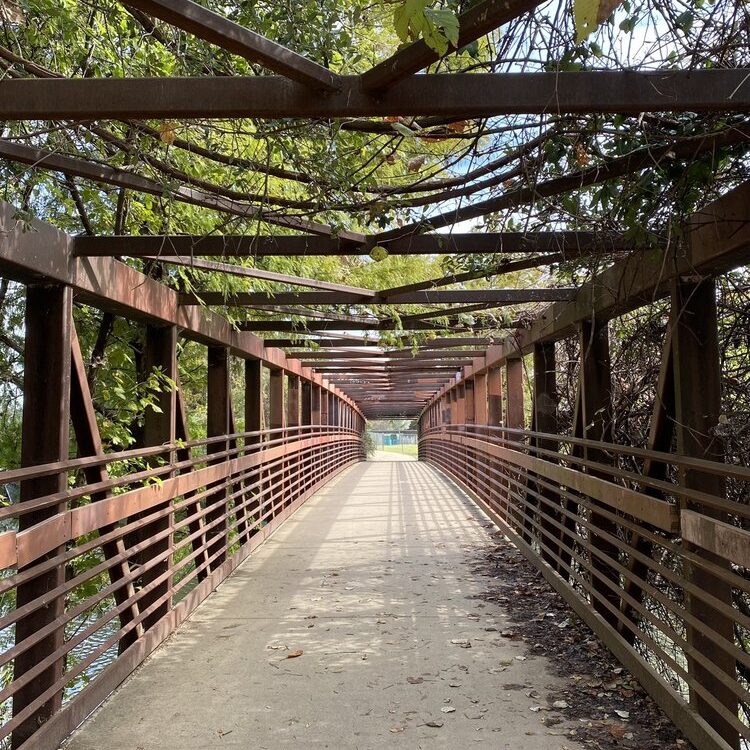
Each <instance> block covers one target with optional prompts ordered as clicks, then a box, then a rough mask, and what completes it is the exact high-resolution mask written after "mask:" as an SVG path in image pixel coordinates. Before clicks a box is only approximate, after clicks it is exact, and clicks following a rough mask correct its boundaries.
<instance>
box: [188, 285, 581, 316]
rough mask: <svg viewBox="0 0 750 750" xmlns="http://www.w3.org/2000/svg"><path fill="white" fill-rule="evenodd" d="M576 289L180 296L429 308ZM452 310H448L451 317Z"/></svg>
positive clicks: (543, 297) (552, 295)
mask: <svg viewBox="0 0 750 750" xmlns="http://www.w3.org/2000/svg"><path fill="white" fill-rule="evenodd" d="M575 294H576V290H575V289H569V288H552V289H452V290H437V291H430V290H422V291H417V292H407V293H403V294H395V295H393V296H388V297H381V296H376V297H374V298H372V299H370V298H367V297H363V296H362V295H359V294H348V293H344V292H275V293H272V292H235V293H233V294H231V295H229V296H228V295H225V294H224V292H196V293H182V294H180V296H179V301H180V304H182V305H200V304H205V305H228V306H243V305H257V304H263V303H269V302H270V303H276V304H280V305H294V304H310V305H355V304H368V305H429V304H462V303H463V304H467V303H468V304H471V303H474V302H482V303H485V302H486V303H493V304H496V305H498V306H500V305H513V304H518V303H522V302H555V301H560V300H572V299H573V297H574V296H575ZM449 312H450V311H446V314H448V313H449Z"/></svg>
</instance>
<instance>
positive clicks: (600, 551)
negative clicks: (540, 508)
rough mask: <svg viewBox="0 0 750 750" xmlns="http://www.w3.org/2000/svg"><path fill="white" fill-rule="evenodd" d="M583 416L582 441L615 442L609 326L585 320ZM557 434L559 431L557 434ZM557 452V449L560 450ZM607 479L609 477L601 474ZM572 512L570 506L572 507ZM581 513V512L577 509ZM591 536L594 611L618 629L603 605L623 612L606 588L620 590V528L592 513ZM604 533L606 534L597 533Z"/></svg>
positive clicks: (602, 457)
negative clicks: (596, 573) (615, 540)
mask: <svg viewBox="0 0 750 750" xmlns="http://www.w3.org/2000/svg"><path fill="white" fill-rule="evenodd" d="M579 342H580V351H581V369H580V375H579V377H580V383H581V384H580V394H581V397H580V402H581V403H580V415H581V426H582V433H583V434H582V437H583V438H586V439H588V440H597V441H600V442H601V441H603V442H611V440H612V372H611V365H610V355H609V326H608V324H607V321H602V320H594V321H590V320H584V321H582V323H581V327H580V338H579ZM555 431H556V430H555ZM556 449H557V448H555V450H556ZM583 453H584V457H585V458H587V459H589V460H591V461H596V462H597V463H602V464H607V463H609V462H610V460H611V459H610V458H609V457H608V456H607V455H606V454H605V453H604V452H603V451H600V450H596V449H593V448H588V447H587V448H584V451H583ZM599 476H601V477H602V478H606V475H605V474H599ZM568 509H569V510H570V509H571V508H570V506H569V505H568ZM576 511H577V508H576ZM591 526H592V527H593V528H592V530H591V533H590V544H591V552H590V553H589V554H590V555H591V565H592V567H593V568H594V569H595V570H597V571H599V573H600V574H601V577H597V576H595V577H594V579H593V580H592V586H593V588H594V590H595V591H597V592H598V593H599V595H600V597H601V598H600V599H595V600H593V601H592V605H593V607H594V610H595V611H597V612H598V613H599V614H600V615H601V616H602V617H603V618H604V619H605V620H606V621H607V622H609V624H610V625H611V626H612V627H613V628H617V621H618V618H617V617H616V616H615V615H614V613H613V611H612V609H609V608H607V607H605V606H603V604H602V600H604V601H608V602H609V603H610V604H611V605H612V606H613V609H614V611H619V610H620V604H621V602H620V597H619V596H618V595H617V594H616V593H615V591H613V590H612V589H611V588H610V587H608V586H606V585H605V583H604V580H603V579H605V578H606V579H609V580H610V581H613V582H615V583H616V584H617V586H618V587H619V584H620V576H619V574H618V573H617V571H616V570H615V569H614V567H613V565H612V563H611V562H610V561H614V562H616V561H617V560H618V550H617V547H616V546H615V545H614V544H612V543H611V542H610V541H609V540H608V538H607V536H606V535H607V534H610V535H616V534H617V526H616V525H615V524H614V523H613V522H612V521H611V520H610V519H608V518H607V517H606V516H604V515H603V514H601V513H599V512H597V511H596V510H594V509H593V508H592V510H591ZM597 531H602V532H603V534H599V533H596V532H597Z"/></svg>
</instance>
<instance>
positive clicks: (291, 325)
mask: <svg viewBox="0 0 750 750" xmlns="http://www.w3.org/2000/svg"><path fill="white" fill-rule="evenodd" d="M185 309H190V306H187V307H186V308H185ZM478 320H479V322H475V323H473V324H471V325H468V324H461V323H458V322H456V323H451V325H450V330H452V331H457V332H463V333H470V332H472V331H496V330H507V329H514V328H517V327H518V325H519V323H518V321H511V322H509V323H499V322H497V321H494V320H489V319H488V320H486V321H484V319H481V318H480V319H478ZM239 328H240V330H242V331H259V332H261V331H267V332H272V331H277V332H279V333H300V334H305V333H315V332H324V331H336V332H337V331H402V330H403V331H446V326H445V325H440V324H437V323H429V322H424V321H421V320H417V321H413V322H411V323H410V322H409V321H407V322H406V323H405V324H403V320H401V321H397V320H387V319H386V320H381V321H379V322H378V323H359V322H350V321H345V320H342V321H337V320H310V321H307V322H306V323H300V322H298V321H296V320H246V321H243V322H241V323H239Z"/></svg>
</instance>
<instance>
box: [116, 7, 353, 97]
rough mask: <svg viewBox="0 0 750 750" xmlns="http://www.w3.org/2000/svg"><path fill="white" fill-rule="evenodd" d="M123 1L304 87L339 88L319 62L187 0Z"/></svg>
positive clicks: (330, 73)
mask: <svg viewBox="0 0 750 750" xmlns="http://www.w3.org/2000/svg"><path fill="white" fill-rule="evenodd" d="M123 2H124V4H125V5H129V6H130V7H131V8H137V9H138V10H142V11H143V12H144V13H148V14H149V15H150V16H154V17H155V18H160V19H161V20H162V21H166V22H167V23H168V24H170V25H172V26H176V27H177V28H179V29H182V30H183V31H187V32H188V33H190V34H193V35H194V36H197V37H199V38H200V39H203V40H205V41H207V42H210V43H211V44H215V45H216V46H218V47H221V48H222V49H225V50H227V51H228V52H231V53H233V54H235V55H239V56H240V57H244V58H245V59H246V60H249V61H250V62H256V63H260V64H261V65H263V67H265V68H268V69H269V70H272V71H274V73H280V74H281V75H283V76H285V77H286V78H290V79H291V80H293V81H297V82H298V83H301V84H304V85H305V86H310V87H313V88H315V89H323V90H327V91H336V90H337V89H338V87H339V79H338V76H337V75H335V74H334V73H332V72H331V71H330V70H328V69H327V68H324V67H323V66H322V65H318V64H317V63H315V62H313V61H312V60H308V59H307V58H306V57H303V56H302V55H298V54H297V53H296V52H292V51H291V50H290V49H287V48H286V47H283V46H282V45H280V44H277V43H276V42H272V41H271V40H270V39H266V38H265V37H264V36H261V35H260V34H256V33H255V32H254V31H250V29H246V28H245V27H244V26H240V25H239V24H237V23H234V22H233V21H230V20H229V19H228V18H224V17H223V16H220V15H219V14H218V13H214V12H212V11H210V10H208V9H207V8H204V7H203V6H201V5H198V4H197V3H193V2H191V1H190V0H177V2H175V0H123Z"/></svg>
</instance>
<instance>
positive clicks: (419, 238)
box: [74, 231, 636, 262]
mask: <svg viewBox="0 0 750 750" xmlns="http://www.w3.org/2000/svg"><path fill="white" fill-rule="evenodd" d="M347 237H350V235H344V237H340V236H338V237H337V236H327V237H326V236H324V235H304V234H298V235H279V236H274V235H222V236H216V235H209V236H205V237H204V236H200V235H179V234H178V235H140V236H139V235H113V236H112V235H110V236H92V235H81V236H80V237H75V238H74V253H75V255H80V256H82V257H86V256H88V257H111V256H123V255H127V256H129V257H132V258H143V257H152V256H153V257H158V258H159V259H160V260H164V261H165V262H167V260H168V259H169V258H182V262H192V258H194V257H196V256H206V257H211V256H221V257H225V258H231V257H240V258H241V257H246V256H250V257H258V258H260V257H267V256H277V255H278V256H290V255H291V256H294V255H369V253H370V252H371V250H372V247H373V246H374V245H376V244H378V239H377V238H376V237H374V236H366V237H364V236H363V238H362V241H361V242H356V241H355V240H354V239H347ZM380 244H383V245H384V246H385V247H386V249H387V250H388V253H389V254H390V255H448V254H456V253H460V254H474V253H479V254H488V253H495V254H501V253H502V254H514V253H542V254H550V255H553V254H555V255H556V254H560V253H562V254H570V253H575V254H576V255H579V254H583V253H585V254H589V253H597V254H606V253H611V252H621V251H628V250H634V249H635V247H636V246H635V245H634V243H633V241H632V240H630V239H628V238H627V237H626V236H625V235H624V234H622V233H618V232H570V231H559V232H486V233H484V232H483V233H476V234H473V233H470V234H461V233H450V234H439V233H432V234H412V235H409V236H407V237H402V238H399V239H394V240H390V241H387V242H382V243H380Z"/></svg>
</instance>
